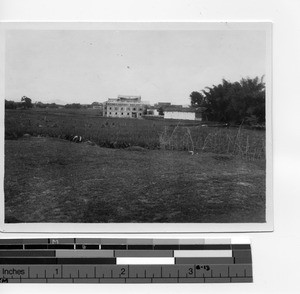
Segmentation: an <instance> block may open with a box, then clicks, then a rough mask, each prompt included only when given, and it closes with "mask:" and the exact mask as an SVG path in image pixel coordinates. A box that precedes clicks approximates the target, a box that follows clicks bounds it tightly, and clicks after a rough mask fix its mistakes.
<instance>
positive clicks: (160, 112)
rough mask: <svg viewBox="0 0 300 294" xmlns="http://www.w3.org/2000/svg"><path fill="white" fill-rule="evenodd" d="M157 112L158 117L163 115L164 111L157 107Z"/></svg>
mask: <svg viewBox="0 0 300 294" xmlns="http://www.w3.org/2000/svg"><path fill="white" fill-rule="evenodd" d="M157 111H158V114H159V115H164V109H163V107H162V106H161V107H159V108H158V109H157Z"/></svg>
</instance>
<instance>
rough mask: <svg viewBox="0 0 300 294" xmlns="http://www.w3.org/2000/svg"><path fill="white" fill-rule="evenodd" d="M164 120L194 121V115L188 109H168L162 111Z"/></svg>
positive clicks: (191, 110)
mask: <svg viewBox="0 0 300 294" xmlns="http://www.w3.org/2000/svg"><path fill="white" fill-rule="evenodd" d="M164 118H165V119H183V120H195V119H196V113H195V111H194V110H193V109H190V108H177V107H168V108H166V109H165V110H164Z"/></svg>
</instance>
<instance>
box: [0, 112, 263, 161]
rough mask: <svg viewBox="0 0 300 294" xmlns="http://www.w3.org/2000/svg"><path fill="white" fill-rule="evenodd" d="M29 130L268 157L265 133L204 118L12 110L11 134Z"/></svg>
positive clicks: (117, 143)
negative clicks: (204, 124)
mask: <svg viewBox="0 0 300 294" xmlns="http://www.w3.org/2000/svg"><path fill="white" fill-rule="evenodd" d="M24 134H30V135H32V136H48V137H54V138H68V137H70V136H75V135H80V136H83V138H84V140H90V141H93V142H95V143H96V144H97V145H98V146H101V147H110V148H126V147H128V146H140V147H143V148H147V149H165V150H188V151H191V150H192V151H199V152H214V153H222V154H232V155H238V156H240V157H243V158H246V159H248V160H252V159H264V158H265V132H264V131H257V130H249V129H244V128H228V129H227V128H215V127H214V128H211V127H202V123H201V122H199V121H182V120H180V121H176V120H146V119H141V120H135V119H121V118H105V117H102V116H100V113H99V110H96V109H95V110H94V109H88V110H72V109H47V110H44V109H33V110H7V111H6V113H5V138H6V139H17V138H20V137H22V136H23V135H24Z"/></svg>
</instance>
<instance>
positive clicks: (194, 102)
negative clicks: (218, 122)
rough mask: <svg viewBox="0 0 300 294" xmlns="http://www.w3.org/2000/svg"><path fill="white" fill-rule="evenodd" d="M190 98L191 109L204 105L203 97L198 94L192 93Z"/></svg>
mask: <svg viewBox="0 0 300 294" xmlns="http://www.w3.org/2000/svg"><path fill="white" fill-rule="evenodd" d="M190 98H191V106H192V107H202V106H204V104H205V99H204V95H203V94H202V93H200V92H196V91H194V92H192V93H191V95H190Z"/></svg>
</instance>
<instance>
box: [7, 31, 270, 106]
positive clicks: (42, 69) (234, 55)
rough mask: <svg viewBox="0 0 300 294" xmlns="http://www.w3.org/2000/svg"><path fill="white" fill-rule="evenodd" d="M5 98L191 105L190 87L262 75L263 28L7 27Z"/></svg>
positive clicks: (263, 67)
mask: <svg viewBox="0 0 300 294" xmlns="http://www.w3.org/2000/svg"><path fill="white" fill-rule="evenodd" d="M5 61H6V64H5V98H6V99H8V100H15V101H19V100H20V99H21V97H22V96H24V95H25V96H27V97H29V98H31V99H32V100H33V102H36V101H42V102H56V103H58V102H61V103H83V104H84V103H92V102H94V101H98V102H103V101H105V100H107V98H114V97H117V96H118V95H141V96H142V100H145V101H149V102H150V103H151V104H153V103H156V102H159V101H160V102H172V103H173V104H189V102H190V99H189V95H190V93H191V92H192V91H200V90H202V89H204V88H205V87H207V86H212V85H213V84H218V83H220V82H221V81H222V78H225V79H227V80H230V81H232V82H234V81H237V80H240V79H241V78H243V77H251V78H253V77H255V76H259V77H261V76H262V75H264V74H265V73H266V35H265V32H264V31H245V30H244V31H239V30H234V31H215V30H210V31H201V30H200V31H197V30H193V31H170V30H169V31H161V30H160V31H138V30H135V31H113V30H110V31H103V30H92V31H86V30H85V31H79V30H78V31H77V30H76V31H70V30H69V31H66V30H64V31H63V30H51V31H50V30H23V31H8V32H7V35H6V57H5Z"/></svg>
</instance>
